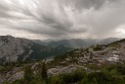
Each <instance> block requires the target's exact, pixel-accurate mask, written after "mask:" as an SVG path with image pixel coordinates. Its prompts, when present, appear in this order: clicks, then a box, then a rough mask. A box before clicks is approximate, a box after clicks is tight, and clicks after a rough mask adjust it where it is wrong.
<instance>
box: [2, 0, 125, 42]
mask: <svg viewBox="0 0 125 84" xmlns="http://www.w3.org/2000/svg"><path fill="white" fill-rule="evenodd" d="M124 15H125V1H124V0H1V3H0V35H7V34H10V35H13V36H16V37H25V38H30V39H41V40H46V39H55V40H56V39H71V38H80V39H83V38H107V37H120V38H121V37H124V36H125V16H124Z"/></svg>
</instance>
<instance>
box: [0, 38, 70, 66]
mask: <svg viewBox="0 0 125 84" xmlns="http://www.w3.org/2000/svg"><path fill="white" fill-rule="evenodd" d="M70 49H71V48H68V47H64V46H56V47H49V46H44V45H42V44H39V43H36V42H34V41H32V40H27V39H23V38H15V37H12V36H0V65H1V64H5V62H12V61H14V62H16V61H26V60H29V61H31V60H40V59H43V58H46V57H52V56H56V55H60V54H63V53H65V52H68V51H69V50H70Z"/></svg>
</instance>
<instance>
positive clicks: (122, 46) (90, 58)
mask: <svg viewBox="0 0 125 84" xmlns="http://www.w3.org/2000/svg"><path fill="white" fill-rule="evenodd" d="M43 62H45V63H46V66H47V69H48V70H47V73H48V76H53V75H57V74H64V73H71V72H73V71H75V70H76V69H78V68H82V69H84V71H87V72H93V70H92V69H91V68H90V65H91V66H93V65H96V66H101V65H103V64H105V65H110V64H124V63H125V39H123V40H120V41H117V42H113V43H111V44H108V45H94V46H91V47H89V48H81V49H75V50H73V51H71V52H68V53H66V54H65V55H61V56H57V57H55V59H51V58H48V59H45V60H43ZM27 65H31V67H32V70H33V71H34V73H35V71H36V70H37V67H38V65H39V62H33V63H26V64H25V63H24V64H21V65H18V64H14V66H13V67H1V68H0V70H1V72H0V84H2V83H3V82H5V81H10V82H12V81H15V80H17V79H20V78H23V74H24V67H25V66H27ZM99 71H100V70H96V72H99Z"/></svg>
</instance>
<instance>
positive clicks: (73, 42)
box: [39, 37, 120, 48]
mask: <svg viewBox="0 0 125 84" xmlns="http://www.w3.org/2000/svg"><path fill="white" fill-rule="evenodd" d="M118 40H120V38H113V37H110V38H106V39H91V38H90V39H67V40H59V41H50V42H39V43H44V44H45V45H48V46H60V45H64V46H66V47H71V48H85V47H89V46H91V45H95V44H109V43H112V42H114V41H118Z"/></svg>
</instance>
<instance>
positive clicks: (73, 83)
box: [8, 63, 125, 84]
mask: <svg viewBox="0 0 125 84" xmlns="http://www.w3.org/2000/svg"><path fill="white" fill-rule="evenodd" d="M92 66H93V67H94V66H95V67H96V68H97V66H96V65H92ZM41 67H42V68H41ZM98 69H100V71H97V70H96V69H95V68H94V69H93V70H92V71H90V72H86V71H84V70H83V69H81V68H80V69H78V70H76V71H73V72H72V73H67V74H58V75H55V76H49V77H48V76H47V72H46V66H45V63H41V64H40V67H39V69H38V72H37V74H34V73H33V71H32V70H31V67H29V66H27V67H26V68H25V74H24V79H21V80H16V81H14V82H13V83H11V84H125V66H124V65H103V66H98ZM8 84H9V83H8Z"/></svg>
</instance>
